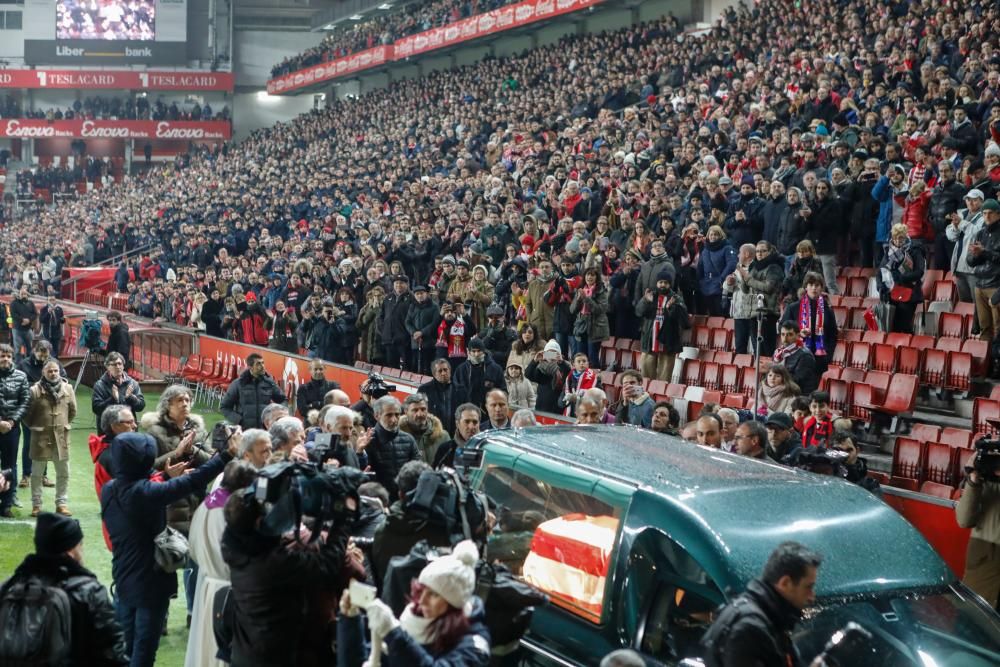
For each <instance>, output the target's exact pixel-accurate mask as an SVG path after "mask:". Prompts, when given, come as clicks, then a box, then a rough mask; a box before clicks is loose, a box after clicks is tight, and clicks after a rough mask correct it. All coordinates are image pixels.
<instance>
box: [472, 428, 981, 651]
mask: <svg viewBox="0 0 1000 667" xmlns="http://www.w3.org/2000/svg"><path fill="white" fill-rule="evenodd" d="M469 448H470V449H481V450H482V459H481V464H477V467H475V468H474V469H472V470H470V474H471V478H472V482H473V485H474V486H475V488H477V489H478V490H480V491H484V492H486V493H487V494H488V495H489V496H490V497H491V498H492V499H493V500H494V501H495V502H496V503H498V505H499V508H498V511H497V514H498V530H497V531H496V532H495V533H494V535H493V537H492V538H491V541H490V545H489V557H490V558H491V559H498V560H500V561H503V562H505V563H507V564H508V565H509V566H510V567H511V568H512V570H514V571H515V572H516V573H517V574H518V575H519V576H520V577H522V578H523V579H524V580H525V581H528V582H529V583H531V584H533V585H535V586H537V587H539V588H541V589H543V590H545V591H546V592H547V593H548V594H549V596H550V598H551V600H552V603H551V604H549V605H548V606H546V607H543V608H540V609H538V610H537V611H536V612H535V616H534V619H533V621H532V624H531V628H530V630H529V632H528V633H527V635H526V636H525V637H524V639H523V640H522V647H523V649H524V653H525V664H531V665H596V664H597V663H598V662H599V661H600V658H601V656H603V655H605V654H606V653H608V652H610V651H611V650H614V649H617V648H622V647H631V648H634V649H636V650H637V651H639V652H640V653H642V654H643V655H644V656H645V658H646V659H647V661H648V663H649V664H651V665H656V664H663V665H673V664H677V663H679V662H680V661H681V660H682V659H684V658H691V657H697V655H698V647H697V643H698V639H699V638H700V637H701V635H702V633H703V632H704V630H705V629H706V628H707V626H708V625H709V624H710V623H711V619H712V614H713V612H714V611H715V609H716V608H717V607H718V605H720V604H722V603H723V602H724V601H726V600H727V599H730V598H731V597H733V596H734V595H736V594H738V593H739V592H740V591H742V590H743V588H744V587H745V586H746V584H747V582H748V581H749V580H751V579H752V578H754V577H756V576H757V575H758V574H759V572H760V570H761V568H762V567H763V564H764V562H765V560H766V559H767V556H768V554H769V553H770V552H771V550H772V549H773V548H774V547H775V546H776V545H777V544H778V543H780V542H782V541H785V540H796V541H799V542H802V543H804V544H806V545H808V546H809V547H811V548H813V549H815V550H817V551H819V552H820V553H822V554H823V555H824V557H825V561H824V564H823V566H822V567H821V568H820V573H819V581H818V582H817V589H816V593H817V605H816V607H815V608H814V609H811V610H809V611H808V613H807V615H806V619H805V621H804V622H803V623H802V624H801V625H800V629H799V631H798V632H797V634H796V638H795V640H796V644H797V645H798V647H799V649H800V651H801V653H802V654H803V657H804V658H808V659H809V660H811V659H812V656H815V655H816V654H818V653H819V652H820V651H821V650H822V648H823V646H824V645H825V643H826V642H827V640H828V639H829V638H830V637H831V636H832V635H833V634H834V633H835V632H836V631H837V630H839V629H840V628H842V627H843V626H844V625H845V624H846V623H847V622H848V621H855V622H857V623H859V624H861V625H862V626H863V627H864V628H866V629H867V630H868V631H869V632H870V633H872V635H873V639H872V645H871V646H870V647H868V648H867V649H866V651H865V654H864V655H861V656H857V659H856V660H854V661H853V662H850V663H848V664H853V665H859V666H862V667H867V666H873V667H879V666H883V665H884V666H886V667H888V666H893V667H897V666H901V665H914V666H915V667H933V666H939V667H945V666H952V665H961V666H962V667H980V666H982V667H986V666H992V667H995V666H996V665H1000V616H998V615H997V614H996V613H995V612H994V611H993V610H992V609H990V608H989V607H988V606H987V605H986V604H985V603H984V602H983V601H982V600H981V599H980V598H979V597H978V596H976V595H975V594H973V593H972V592H971V591H969V590H968V589H967V588H966V587H965V586H963V585H962V584H961V582H960V581H958V579H957V577H956V576H955V575H954V573H953V572H952V571H951V570H950V569H949V568H948V566H947V565H945V563H944V562H943V561H942V560H941V559H940V558H939V557H938V555H937V554H936V553H935V552H934V550H933V549H932V548H931V547H930V545H929V544H928V543H927V542H926V541H925V540H924V538H923V537H922V536H921V535H920V534H919V533H918V532H917V531H916V530H915V529H914V528H913V527H912V526H911V525H910V524H909V523H908V522H906V521H905V520H904V519H903V518H901V517H900V516H899V515H898V514H897V513H896V512H895V511H894V510H893V509H892V508H890V507H889V506H887V505H885V504H884V503H883V502H882V501H880V500H879V499H878V498H876V497H875V496H873V495H872V494H870V493H868V492H867V491H865V490H863V489H861V488H860V487H857V486H855V485H852V484H850V483H848V482H845V481H842V480H839V479H834V478H831V477H824V476H819V475H814V474H812V473H807V472H803V471H799V470H791V469H788V468H785V467H782V466H779V465H774V464H770V463H763V462H759V461H754V460H749V459H746V458H743V457H739V456H736V455H732V454H727V453H724V452H720V451H718V450H713V449H708V448H704V447H699V446H697V445H693V444H690V443H687V442H684V441H682V440H680V439H679V438H672V437H669V436H664V435H660V434H656V433H652V432H649V431H644V430H641V429H635V428H630V427H622V426H544V427H538V428H530V429H523V430H513V431H511V430H507V431H487V432H485V433H482V434H480V435H479V436H477V438H476V439H475V440H474V441H472V442H471V443H470V445H469ZM807 664H808V663H807Z"/></svg>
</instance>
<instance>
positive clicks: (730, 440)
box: [716, 408, 766, 452]
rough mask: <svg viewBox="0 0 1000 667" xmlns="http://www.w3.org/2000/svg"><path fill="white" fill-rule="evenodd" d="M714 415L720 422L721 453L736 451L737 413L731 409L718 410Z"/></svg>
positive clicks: (738, 423)
mask: <svg viewBox="0 0 1000 667" xmlns="http://www.w3.org/2000/svg"><path fill="white" fill-rule="evenodd" d="M716 414H717V415H718V416H719V420H720V421H721V422H722V451H724V452H734V451H736V427H738V426H739V425H740V415H739V413H738V412H736V410H733V409H732V408H719V411H718V412H717V413H716ZM765 442H766V441H765Z"/></svg>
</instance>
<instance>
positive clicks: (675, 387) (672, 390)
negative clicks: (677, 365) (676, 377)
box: [663, 382, 687, 398]
mask: <svg viewBox="0 0 1000 667" xmlns="http://www.w3.org/2000/svg"><path fill="white" fill-rule="evenodd" d="M686 390H687V386H686V385H683V384H680V383H677V382H671V383H670V384H668V385H667V389H666V391H664V392H663V393H664V394H665V395H666V396H669V397H670V398H684V393H685V391H686Z"/></svg>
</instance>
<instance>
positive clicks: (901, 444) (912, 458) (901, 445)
mask: <svg viewBox="0 0 1000 667" xmlns="http://www.w3.org/2000/svg"><path fill="white" fill-rule="evenodd" d="M923 451H924V448H923V446H922V445H921V444H920V443H919V442H917V441H916V440H914V439H913V438H896V446H895V447H894V448H893V450H892V476H893V477H908V478H911V479H920V475H921V472H922V468H923V458H922V456H923Z"/></svg>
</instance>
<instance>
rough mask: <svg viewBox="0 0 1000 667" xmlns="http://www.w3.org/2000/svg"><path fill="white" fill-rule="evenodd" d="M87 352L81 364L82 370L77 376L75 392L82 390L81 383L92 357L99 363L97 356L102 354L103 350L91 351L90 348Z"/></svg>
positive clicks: (74, 386)
mask: <svg viewBox="0 0 1000 667" xmlns="http://www.w3.org/2000/svg"><path fill="white" fill-rule="evenodd" d="M86 350H87V352H86V354H84V355H83V361H82V362H80V370H79V371H78V372H77V374H76V383H75V384H74V385H73V391H76V390H77V389H79V388H80V382H81V381H82V380H83V373H84V371H85V370H86V369H87V364H88V363H90V357H91V355H92V354H93V355H94V361H95V362H96V361H97V355H99V354H102V350H100V349H97V350H91V349H90V348H89V347H88V348H86Z"/></svg>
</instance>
